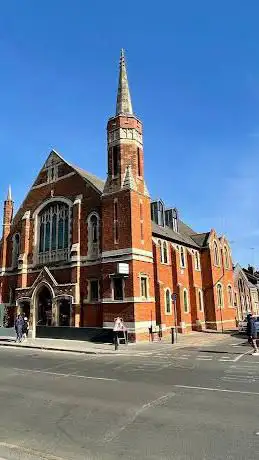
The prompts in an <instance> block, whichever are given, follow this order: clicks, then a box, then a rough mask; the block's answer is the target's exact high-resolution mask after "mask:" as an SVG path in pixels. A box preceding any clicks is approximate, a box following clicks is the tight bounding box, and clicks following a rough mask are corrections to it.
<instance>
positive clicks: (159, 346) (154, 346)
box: [0, 331, 234, 356]
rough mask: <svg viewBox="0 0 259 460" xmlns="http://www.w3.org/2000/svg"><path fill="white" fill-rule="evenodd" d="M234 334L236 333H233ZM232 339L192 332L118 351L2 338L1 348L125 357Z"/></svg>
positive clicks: (54, 341)
mask: <svg viewBox="0 0 259 460" xmlns="http://www.w3.org/2000/svg"><path fill="white" fill-rule="evenodd" d="M233 333H234V331H233ZM229 337H231V336H230V335H228V334H221V333H212V332H192V333H190V334H186V335H182V334H178V342H177V343H175V344H172V343H171V341H170V340H169V339H168V340H163V341H161V342H143V343H130V344H129V345H128V346H126V345H120V347H119V349H118V350H117V351H115V350H114V345H113V344H111V343H93V342H86V341H77V340H60V339H30V338H29V339H27V340H25V341H23V342H22V343H16V342H15V339H14V337H1V336H0V347H1V346H3V347H19V348H30V349H41V350H54V351H65V352H73V353H85V354H96V355H97V354H102V355H110V354H116V355H118V354H125V355H129V356H130V355H136V354H137V355H140V354H141V355H142V354H143V355H152V354H153V353H156V352H157V351H159V350H160V351H161V350H164V351H166V350H167V351H168V350H174V349H179V348H185V347H191V346H193V347H194V346H202V345H209V344H210V345H211V344H213V343H218V342H221V341H224V340H228V338H229Z"/></svg>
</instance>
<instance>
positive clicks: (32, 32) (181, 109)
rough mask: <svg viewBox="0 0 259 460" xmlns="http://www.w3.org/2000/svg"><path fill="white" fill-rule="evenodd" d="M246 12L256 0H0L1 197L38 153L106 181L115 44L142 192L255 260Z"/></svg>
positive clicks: (258, 145)
mask: <svg viewBox="0 0 259 460" xmlns="http://www.w3.org/2000/svg"><path fill="white" fill-rule="evenodd" d="M258 17H259V2H258V1H257V0H250V1H249V2H246V3H245V2H244V1H243V0H228V1H226V0H218V1H217V2H216V1H214V2H209V1H208V0H196V1H194V0H182V1H176V0H171V1H161V2H152V1H151V2H150V1H147V0H142V1H134V0H132V1H131V2H122V1H117V0H113V1H112V2H106V1H104V0H103V1H95V2H90V1H87V0H74V1H72V0H51V1H50V0H45V1H43V2H39V1H35V0H23V1H21V0H12V1H6V2H1V5H0V56H1V71H0V88H1V90H0V94H1V96H0V152H1V153H0V155H1V181H0V197H2V199H4V197H5V195H6V192H7V187H8V184H9V183H11V184H12V188H13V195H14V199H15V205H16V208H17V207H18V206H19V204H20V203H21V201H22V199H23V197H24V196H25V194H26V191H27V190H28V188H29V186H30V185H31V184H32V182H33V180H34V178H35V176H36V175H37V173H38V171H39V169H40V168H41V166H42V164H43V162H44V160H45V158H46V156H47V155H48V153H49V151H50V149H51V148H55V149H56V150H57V151H58V152H60V153H61V154H62V155H63V156H64V157H65V158H66V159H68V160H70V161H71V162H74V163H76V164H78V165H79V166H81V167H83V168H85V169H87V170H88V171H91V172H93V173H95V174H96V175H99V176H100V177H103V178H105V176H106V133H105V129H106V122H107V119H108V117H109V116H112V115H113V114H114V110H115V99H116V89H117V78H118V61H119V53H120V48H121V47H123V48H125V50H126V59H127V67H128V76H129V82H130V89H131V96H132V101H133V107H134V110H135V112H136V113H137V115H138V116H139V117H140V118H141V119H142V120H143V122H144V136H145V137H144V141H145V174H146V180H147V183H148V187H149V190H150V192H151V194H152V196H153V197H154V198H156V197H162V198H163V199H164V201H165V202H166V204H167V205H168V206H177V207H178V209H179V211H180V215H181V218H182V219H183V220H185V221H186V223H188V224H190V225H192V226H193V227H194V228H195V229H196V230H197V231H207V230H210V229H211V228H215V229H216V230H217V231H218V232H219V233H225V234H226V235H227V236H228V238H229V239H230V240H231V241H233V245H232V247H233V253H234V259H235V261H239V262H240V263H241V264H247V263H248V262H250V263H255V264H256V265H259V241H258V238H259V213H258V197H259V193H258V192H259V180H258V175H259V173H258V171H259V156H258V152H259V45H258V44H259V27H258ZM251 248H254V249H253V250H252V249H251Z"/></svg>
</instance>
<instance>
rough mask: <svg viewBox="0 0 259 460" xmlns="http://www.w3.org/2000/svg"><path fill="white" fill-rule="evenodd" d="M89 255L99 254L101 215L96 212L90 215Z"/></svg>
mask: <svg viewBox="0 0 259 460" xmlns="http://www.w3.org/2000/svg"><path fill="white" fill-rule="evenodd" d="M88 256H89V257H91V258H97V257H98V256H99V216H98V214H96V213H92V214H90V216H89V217H88Z"/></svg>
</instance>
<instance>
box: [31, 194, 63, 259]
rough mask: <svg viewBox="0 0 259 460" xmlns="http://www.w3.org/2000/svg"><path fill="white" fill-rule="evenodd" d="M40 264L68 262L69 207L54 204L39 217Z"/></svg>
mask: <svg viewBox="0 0 259 460" xmlns="http://www.w3.org/2000/svg"><path fill="white" fill-rule="evenodd" d="M38 225H39V250H38V262H39V263H46V262H55V261H59V260H67V259H68V255H69V251H68V246H69V206H68V205H67V204H65V203H59V202H54V203H51V204H49V205H47V206H46V207H45V208H43V210H42V211H41V212H40V214H39V217H38Z"/></svg>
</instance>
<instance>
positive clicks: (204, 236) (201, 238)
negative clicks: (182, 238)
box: [191, 232, 210, 248]
mask: <svg viewBox="0 0 259 460" xmlns="http://www.w3.org/2000/svg"><path fill="white" fill-rule="evenodd" d="M209 236H210V232H205V233H196V234H195V235H192V236H191V238H192V239H193V240H194V241H195V243H197V244H198V246H200V247H201V248H204V247H205V246H207V242H208V238H209Z"/></svg>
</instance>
